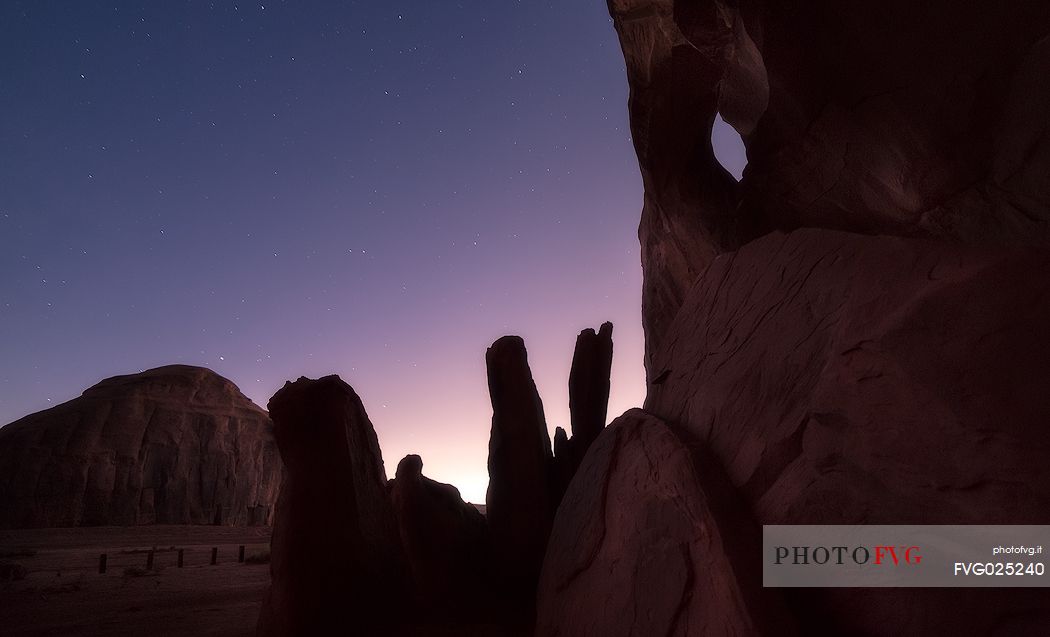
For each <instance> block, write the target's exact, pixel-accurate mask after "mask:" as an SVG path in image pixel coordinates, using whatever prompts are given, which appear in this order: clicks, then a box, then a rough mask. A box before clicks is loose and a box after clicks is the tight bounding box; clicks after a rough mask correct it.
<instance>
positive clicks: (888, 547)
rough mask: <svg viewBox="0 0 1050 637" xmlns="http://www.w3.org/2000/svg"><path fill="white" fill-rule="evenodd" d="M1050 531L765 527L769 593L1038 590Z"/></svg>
mask: <svg viewBox="0 0 1050 637" xmlns="http://www.w3.org/2000/svg"><path fill="white" fill-rule="evenodd" d="M1047 552H1050V526H1040V525H954V526H953V525H766V526H763V527H762V584H763V586H769V587H1033V586H1037V587H1041V586H1050V575H1047V573H1046V562H1047V561H1048V560H1047V558H1048V555H1047Z"/></svg>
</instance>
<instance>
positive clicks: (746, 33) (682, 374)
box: [540, 0, 1050, 635]
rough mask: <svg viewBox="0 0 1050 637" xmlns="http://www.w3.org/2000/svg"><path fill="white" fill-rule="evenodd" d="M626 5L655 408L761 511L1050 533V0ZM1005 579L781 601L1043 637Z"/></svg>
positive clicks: (914, 627)
mask: <svg viewBox="0 0 1050 637" xmlns="http://www.w3.org/2000/svg"><path fill="white" fill-rule="evenodd" d="M609 7H610V11H611V14H612V16H613V20H614V23H615V26H616V30H617V32H618V34H619V37H620V41H621V45H622V48H623V51H624V57H625V60H626V62H627V72H628V80H629V83H630V85H631V98H630V111H631V126H632V133H633V140H634V143H635V148H636V151H637V154H638V160H639V166H640V169H641V173H642V178H643V183H644V187H645V199H644V208H643V211H642V219H641V223H640V226H639V237H640V240H641V243H642V266H643V271H644V279H645V283H644V290H643V323H644V327H645V331H646V366H647V375H648V381H649V384H650V386H649V395H648V398H647V400H646V403H645V409H646V411H647V412H649V413H651V414H652V415H654V416H656V417H658V418H660V419H661V420H663V421H664V422H665V423H667V426H668V427H669V428H670V429H671V430H673V431H674V432H675V434H676V435H678V436H679V437H680V438H682V439H689V440H703V441H705V444H707V445H709V447H710V451H711V454H712V456H713V459H714V460H713V461H715V462H717V463H719V464H721V465H722V466H723V468H724V471H725V473H726V474H727V475H728V479H729V482H730V483H731V484H730V486H727V487H726V488H725V491H726V492H728V493H734V492H735V497H736V498H737V499H738V500H739V501H740V502H741V503H742V504H743V505H744V506H745V507H746V508H748V509H750V510H751V511H752V512H753V516H754V518H755V521H756V522H758V523H872V522H883V523H958V524H966V523H977V522H985V523H1047V522H1048V520H1050V513H1047V512H1048V511H1050V507H1048V506H1047V505H1048V504H1050V472H1048V471H1047V470H1046V468H1045V461H1044V460H1043V459H1044V458H1045V457H1046V455H1047V452H1048V451H1050V448H1048V443H1047V440H1046V436H1045V432H1044V430H1043V429H1044V427H1045V423H1046V422H1048V421H1050V400H1047V398H1046V392H1045V391H1044V390H1043V388H1044V387H1045V386H1047V383H1048V381H1050V371H1048V367H1047V366H1046V364H1045V361H1046V360H1047V356H1048V355H1050V340H1048V338H1047V337H1046V336H1045V335H1044V332H1045V329H1043V328H1042V327H1040V326H1044V325H1046V323H1047V320H1048V319H1050V278H1048V276H1047V275H1048V274H1050V270H1048V266H1050V252H1048V250H1047V245H1048V243H1050V224H1048V223H1047V222H1048V220H1050V179H1048V178H1047V175H1050V141H1048V140H1050V135H1047V131H1048V129H1050V108H1048V107H1047V105H1048V104H1050V85H1048V84H1047V83H1046V82H1045V81H1044V80H1043V79H1042V78H1044V77H1045V76H1046V75H1047V73H1048V71H1050V5H1047V4H1046V3H1042V2H1030V1H1028V2H1026V1H1021V0H1017V1H1013V2H1007V3H1006V4H1002V3H1000V4H989V3H969V4H967V3H955V2H948V1H947V0H935V1H934V2H927V3H913V2H904V1H903V0H891V1H890V2H882V3H876V4H872V3H862V2H853V1H847V2H840V1H832V0H818V1H815V2H806V3H776V2H766V1H764V0H759V1H756V2H743V3H729V2H723V1H721V0H713V1H705V2H697V1H687V0H610V1H609ZM716 113H721V115H722V116H723V118H724V119H725V120H726V121H727V122H729V123H730V124H731V125H733V126H734V127H735V128H736V130H737V131H738V132H739V133H740V134H741V136H742V138H743V140H744V142H745V145H746V148H747V155H748V166H747V168H746V170H745V172H744V176H743V179H742V180H741V181H740V182H739V183H737V182H735V181H734V180H733V179H732V178H731V177H730V176H729V175H728V173H726V172H725V171H724V170H723V169H722V168H721V166H719V165H718V163H717V161H716V160H715V158H714V156H713V152H712V148H711V141H710V135H711V124H712V121H713V119H714V117H715V114H716ZM610 435H611V434H610V433H609V432H608V431H607V432H606V433H605V434H603V435H602V436H601V437H599V440H598V442H597V443H595V444H596V445H602V444H603V439H604V437H607V436H610ZM592 455H593V454H592ZM581 478H582V476H577V479H576V480H575V481H574V482H573V484H572V486H571V487H570V493H574V492H576V491H577V490H578V489H586V488H589V489H591V490H594V491H596V490H598V489H600V488H601V487H599V486H595V485H591V486H589V487H588V486H587V484H586V481H584V480H582V479H581ZM660 479H661V480H664V479H665V477H664V476H662V475H661V476H660ZM644 480H645V479H644V478H643V481H644ZM699 483H700V488H701V489H702V490H703V491H704V493H710V492H713V491H715V490H714V489H711V488H710V487H709V485H708V484H707V483H706V481H705V479H703V478H701V479H700V482H699ZM683 484H684V483H683ZM652 486H653V485H649V486H646V485H644V484H642V485H640V486H639V487H638V488H639V489H642V490H644V489H646V488H651V487H652ZM588 497H591V498H594V497H598V496H597V494H596V493H592V494H590V496H588ZM581 502H583V500H580V499H579V498H576V497H573V498H569V497H567V498H566V500H565V501H564V502H563V504H562V507H561V509H560V510H559V514H558V518H559V528H560V527H561V520H562V518H563V517H568V518H569V519H572V518H573V517H574V516H577V517H581V518H583V517H586V515H587V511H588V510H589V509H588V508H587V507H586V506H583V505H582V504H581ZM574 523H575V524H576V525H579V524H581V523H582V522H581V521H580V520H576V521H575V522H574ZM656 541H657V540H656V539H652V542H654V543H655V542H656ZM606 542H608V540H606ZM654 548H655V546H650V545H649V544H646V543H645V542H641V543H640V544H639V546H638V547H637V549H635V550H637V551H646V550H653V549H654ZM558 550H560V549H559V548H558V541H552V546H551V552H550V553H549V554H548V560H547V561H548V565H550V564H551V560H553V559H557V555H558V553H557V551H558ZM751 550H752V551H754V552H757V551H758V547H757V544H756V545H754V546H753V547H752V549H751ZM712 559H713V558H712ZM730 561H731V562H733V566H734V568H737V569H738V572H739V569H740V568H743V566H742V565H741V564H739V563H737V562H735V561H733V559H731V560H730ZM551 568H554V566H551ZM741 574H742V572H741ZM545 581H546V575H545ZM632 581H633V580H631V579H630V578H627V579H622V584H623V585H624V586H627V585H631V583H632ZM575 586H576V585H575V584H573V587H575ZM580 586H582V585H580ZM593 587H594V591H596V592H600V591H607V590H610V589H616V583H615V582H604V583H599V582H594V583H593ZM544 590H545V591H547V592H544V593H542V594H541V599H540V606H541V608H550V607H551V606H550V605H551V604H557V602H556V600H554V601H552V600H551V599H549V598H548V595H550V592H549V591H548V590H547V589H544ZM616 590H619V589H616ZM581 591H582V589H581ZM998 593H999V592H998V591H992V592H991V593H990V592H989V591H981V593H980V595H977V594H976V593H974V592H972V591H966V590H954V591H951V594H950V595H947V594H945V592H943V591H937V590H905V591H898V590H893V589H881V590H875V591H872V590H857V589H826V590H800V591H793V592H791V593H790V595H789V597H788V607H789V610H790V612H791V613H792V614H793V615H794V616H796V618H797V619H798V621H799V624H800V632H802V633H805V634H818V633H819V634H829V633H830V634H867V635H898V634H914V635H934V634H947V633H954V634H1041V632H1045V626H1046V625H1048V624H1050V595H1048V594H1047V593H1045V592H1043V591H1041V590H1035V589H1031V590H1027V591H1023V592H1021V593H1017V592H1011V593H1010V594H1008V595H1001V594H998ZM579 594H580V595H581V596H582V595H583V594H584V593H583V592H579ZM575 634H578V635H597V634H603V633H602V632H601V631H597V632H596V631H594V630H592V629H588V630H581V631H580V632H577V633H575Z"/></svg>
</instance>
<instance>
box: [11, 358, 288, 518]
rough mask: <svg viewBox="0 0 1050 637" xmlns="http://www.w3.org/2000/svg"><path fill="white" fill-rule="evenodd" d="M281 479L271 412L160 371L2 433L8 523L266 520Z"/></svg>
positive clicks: (202, 373) (101, 386) (105, 385)
mask: <svg viewBox="0 0 1050 637" xmlns="http://www.w3.org/2000/svg"><path fill="white" fill-rule="evenodd" d="M281 474H282V468H281V463H280V459H279V457H278V454H277V447H276V444H275V443H274V439H273V427H272V425H271V423H270V419H269V417H268V416H267V414H266V412H265V411H263V410H262V409H260V408H259V407H257V406H256V405H254V404H253V403H252V402H251V401H250V400H248V399H247V398H245V396H244V395H243V394H241V392H240V390H238V389H237V387H236V386H235V385H234V384H233V383H231V382H230V381H228V380H226V379H225V378H223V377H221V376H219V375H218V374H215V373H214V372H212V371H210V370H208V369H204V368H201V367H189V366H185V365H170V366H167V367H159V368H157V369H151V370H148V371H145V372H142V373H139V374H130V375H127V376H115V377H113V378H109V379H106V380H103V381H102V382H100V383H98V384H97V385H95V386H93V387H91V388H90V389H88V390H86V391H85V392H84V393H83V395H82V396H80V397H79V398H75V399H73V400H71V401H69V402H66V403H63V404H61V405H58V406H56V407H53V408H51V409H48V410H46V411H42V412H39V413H36V414H32V415H29V416H26V417H25V418H22V419H20V420H17V421H15V422H13V423H11V424H10V425H7V426H6V427H3V428H0V502H2V503H3V505H2V506H0V527H45V526H51V527H54V526H61V527H68V526H98V525H134V524H226V525H245V524H266V523H267V522H268V520H269V518H270V511H271V510H272V507H273V505H274V503H275V502H276V499H277V492H278V489H279V488H280V483H281Z"/></svg>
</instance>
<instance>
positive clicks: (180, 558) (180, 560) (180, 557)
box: [178, 549, 185, 568]
mask: <svg viewBox="0 0 1050 637" xmlns="http://www.w3.org/2000/svg"><path fill="white" fill-rule="evenodd" d="M184 550H185V549H179V566H178V567H179V568H182V552H183V551H184Z"/></svg>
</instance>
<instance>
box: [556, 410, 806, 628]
mask: <svg viewBox="0 0 1050 637" xmlns="http://www.w3.org/2000/svg"><path fill="white" fill-rule="evenodd" d="M719 471H720V469H719V468H718V467H717V463H712V462H709V461H707V460H705V459H704V456H703V453H702V452H701V450H700V449H699V448H696V447H689V446H687V445H685V444H683V443H682V441H681V440H679V438H678V436H676V435H675V434H674V433H673V432H672V431H671V430H670V429H669V428H668V427H667V426H666V425H665V424H664V423H663V422H661V421H660V420H659V419H657V418H654V417H652V416H650V415H648V414H646V413H645V412H643V411H641V410H639V409H634V410H631V411H628V412H627V413H626V414H624V415H623V416H621V417H620V418H617V419H616V420H615V421H614V422H613V423H612V424H611V425H609V427H608V429H607V430H605V432H604V433H602V434H601V436H599V438H598V439H597V441H596V442H595V443H594V445H593V447H592V449H591V453H590V454H589V455H588V456H587V458H586V459H585V460H584V462H583V464H582V465H581V466H580V469H579V474H578V476H577V479H576V480H575V481H574V482H573V483H572V486H571V487H570V488H569V490H568V492H567V493H566V494H565V499H564V501H563V502H562V505H561V507H560V508H559V509H558V515H557V517H556V518H555V522H554V530H553V532H552V533H551V538H550V547H549V549H548V551H547V558H546V560H545V562H544V565H543V576H542V578H541V581H540V587H539V599H538V618H537V628H536V635H537V636H538V637H555V636H558V635H566V636H569V635H571V636H572V637H616V636H618V635H623V636H624V637H626V636H628V635H680V636H682V637H686V636H689V635H763V634H769V635H790V634H792V632H793V628H792V620H791V618H790V617H789V616H788V615H787V614H786V613H785V612H784V609H783V607H782V605H781V604H780V603H779V599H778V598H776V597H775V596H774V595H775V593H774V591H772V590H763V589H762V582H761V569H760V564H759V555H760V554H759V552H757V551H753V552H749V551H750V544H748V543H747V542H746V541H744V540H745V537H750V538H754V537H758V536H759V528H758V526H757V525H756V524H755V523H754V521H753V520H750V519H748V518H747V517H746V513H745V512H744V511H743V510H742V509H741V508H740V505H739V502H740V500H739V498H738V497H737V496H736V494H735V493H733V492H732V489H731V488H730V487H729V486H728V482H727V481H726V480H725V479H724V477H720V476H719V475H718V472H719Z"/></svg>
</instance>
